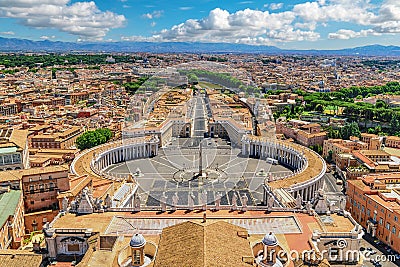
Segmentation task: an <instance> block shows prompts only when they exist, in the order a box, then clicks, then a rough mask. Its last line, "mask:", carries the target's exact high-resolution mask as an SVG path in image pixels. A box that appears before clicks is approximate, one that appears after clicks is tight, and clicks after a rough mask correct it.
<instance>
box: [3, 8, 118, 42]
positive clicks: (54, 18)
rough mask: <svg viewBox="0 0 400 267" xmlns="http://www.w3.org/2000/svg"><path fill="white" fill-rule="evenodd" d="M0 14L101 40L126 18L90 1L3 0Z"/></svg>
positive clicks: (82, 36) (25, 23)
mask: <svg viewBox="0 0 400 267" xmlns="http://www.w3.org/2000/svg"><path fill="white" fill-rule="evenodd" d="M0 17H6V18H14V19H17V20H18V21H19V22H20V23H21V24H23V25H26V26H29V27H34V28H54V29H57V30H59V31H62V32H66V33H70V34H72V35H76V36H78V37H79V39H84V40H100V39H102V38H103V37H104V36H105V35H106V34H107V32H108V31H109V30H110V29H113V28H120V27H123V26H124V24H125V21H126V19H125V17H124V16H123V15H118V14H115V13H113V12H110V11H101V10H99V8H98V7H97V6H96V4H95V2H93V1H91V2H75V3H70V0H12V1H11V0H3V1H0Z"/></svg>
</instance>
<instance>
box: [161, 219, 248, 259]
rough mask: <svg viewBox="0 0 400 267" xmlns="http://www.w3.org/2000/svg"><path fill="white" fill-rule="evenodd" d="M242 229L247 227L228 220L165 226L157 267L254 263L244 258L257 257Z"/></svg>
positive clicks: (244, 230)
mask: <svg viewBox="0 0 400 267" xmlns="http://www.w3.org/2000/svg"><path fill="white" fill-rule="evenodd" d="M238 232H242V233H247V230H246V229H245V228H242V227H239V226H235V225H232V224H230V223H227V222H224V221H217V222H214V223H201V222H200V223H199V222H193V221H189V222H184V223H181V224H177V225H174V226H170V227H167V228H164V229H163V231H162V234H161V239H160V243H159V245H158V252H157V257H156V260H155V263H154V267H159V266H162V267H168V266H171V267H172V266H177V264H178V265H179V266H252V265H251V264H248V263H245V262H243V260H242V258H243V257H251V258H253V253H252V250H251V248H250V243H249V241H248V240H247V235H246V238H244V237H240V236H239V235H238Z"/></svg>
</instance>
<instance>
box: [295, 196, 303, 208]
mask: <svg viewBox="0 0 400 267" xmlns="http://www.w3.org/2000/svg"><path fill="white" fill-rule="evenodd" d="M302 207H303V198H302V197H301V195H300V194H298V195H297V198H296V209H301V208H302Z"/></svg>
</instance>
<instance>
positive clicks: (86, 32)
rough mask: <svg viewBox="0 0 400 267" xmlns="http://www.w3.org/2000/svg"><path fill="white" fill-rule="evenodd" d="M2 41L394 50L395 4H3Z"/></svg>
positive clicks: (399, 15)
mask: <svg viewBox="0 0 400 267" xmlns="http://www.w3.org/2000/svg"><path fill="white" fill-rule="evenodd" d="M0 21H1V24H2V27H1V29H0V37H7V38H11V37H12V38H21V39H30V40H52V41H78V42H79V41H103V42H104V41H111V42H116V41H151V42H204V43H209V42H215V43H240V44H251V45H272V46H277V47H279V48H283V49H321V50H322V49H341V48H348V47H356V46H364V45H370V44H381V45H399V44H400V43H399V42H398V41H397V39H398V35H399V32H400V3H399V2H397V1H395V0H385V1H375V0H372V1H369V0H357V1H349V0H331V1H328V0H326V1H325V0H319V1H299V0H296V1H290V3H287V2H279V1H275V2H273V1H241V2H235V3H231V2H226V3H225V2H222V3H221V2H217V1H210V0H206V1H185V2H184V3H174V4H171V3H167V2H165V1H154V0H153V1H134V0H114V1H90V2H89V1H69V0H62V1H55V0H39V1H32V0H17V1H8V0H5V1H1V2H0Z"/></svg>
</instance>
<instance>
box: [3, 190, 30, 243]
mask: <svg viewBox="0 0 400 267" xmlns="http://www.w3.org/2000/svg"><path fill="white" fill-rule="evenodd" d="M24 234H25V226H24V201H23V195H22V192H21V190H11V189H10V187H1V188H0V249H8V248H18V247H19V246H20V244H21V241H22V240H23V237H24Z"/></svg>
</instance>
